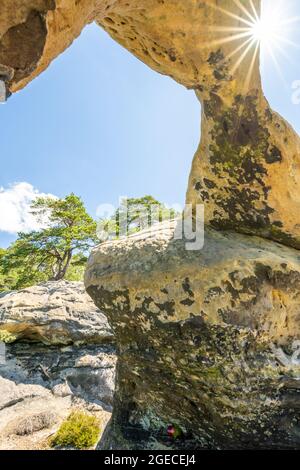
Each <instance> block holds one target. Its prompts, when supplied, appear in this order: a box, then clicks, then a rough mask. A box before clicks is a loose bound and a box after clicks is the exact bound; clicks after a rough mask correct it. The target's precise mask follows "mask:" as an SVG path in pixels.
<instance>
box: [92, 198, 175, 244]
mask: <svg viewBox="0 0 300 470" xmlns="http://www.w3.org/2000/svg"><path fill="white" fill-rule="evenodd" d="M177 216H178V212H176V211H175V210H174V209H169V208H168V207H167V206H166V205H165V204H163V203H161V202H159V201H158V200H157V199H155V198H153V197H152V196H149V195H148V196H144V197H141V198H123V199H122V201H121V204H120V207H119V208H118V209H117V210H116V211H115V213H114V214H113V215H112V216H111V217H110V218H109V219H103V220H101V221H100V222H99V223H98V237H99V238H100V240H101V239H103V240H104V239H105V238H107V235H108V238H110V239H114V238H119V237H120V235H121V234H127V235H131V234H133V233H136V232H139V231H140V230H143V229H144V228H146V227H149V226H151V225H152V224H153V223H155V222H162V221H163V220H170V219H174V218H175V217H177Z"/></svg>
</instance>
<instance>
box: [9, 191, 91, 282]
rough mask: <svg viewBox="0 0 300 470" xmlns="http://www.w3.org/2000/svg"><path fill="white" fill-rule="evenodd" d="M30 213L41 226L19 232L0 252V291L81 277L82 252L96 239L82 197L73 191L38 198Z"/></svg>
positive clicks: (83, 261)
mask: <svg viewBox="0 0 300 470" xmlns="http://www.w3.org/2000/svg"><path fill="white" fill-rule="evenodd" d="M32 214H33V215H34V216H35V217H36V219H37V221H38V222H40V223H41V224H44V225H45V228H44V229H41V230H39V231H32V232H30V233H19V234H18V239H17V240H16V242H15V243H13V244H12V245H11V246H10V247H9V249H8V250H6V251H4V252H3V250H2V252H0V258H1V273H0V290H1V289H2V290H5V288H6V289H7V288H8V289H20V288H22V287H27V286H30V285H33V284H36V283H39V282H43V281H47V280H56V281H58V280H61V279H65V278H67V279H68V278H69V279H70V280H75V278H76V277H77V276H78V277H79V279H82V275H83V266H84V264H85V262H86V252H87V251H88V250H89V248H90V247H91V246H92V245H93V244H94V243H95V242H96V222H95V221H94V220H93V219H92V217H90V216H89V214H88V213H87V212H86V209H85V207H84V205H83V202H82V200H81V199H80V198H79V197H78V196H75V194H70V195H69V196H67V197H65V198H64V199H52V198H39V199H37V200H36V201H35V202H33V204H32ZM76 280H77V279H76Z"/></svg>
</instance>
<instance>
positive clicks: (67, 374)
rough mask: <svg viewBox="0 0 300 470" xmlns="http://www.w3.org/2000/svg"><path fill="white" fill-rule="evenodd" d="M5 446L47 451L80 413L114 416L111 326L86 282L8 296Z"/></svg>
mask: <svg viewBox="0 0 300 470" xmlns="http://www.w3.org/2000/svg"><path fill="white" fill-rule="evenodd" d="M0 304H1V306H0V318H1V326H0V340H1V339H4V340H7V341H8V344H6V345H4V344H3V343H1V344H0V449H41V448H46V447H48V437H49V436H50V435H52V434H53V433H54V432H55V431H56V430H57V429H58V427H59V426H60V424H61V422H62V421H63V420H64V419H65V418H66V417H67V416H68V415H69V414H70V412H71V411H72V410H73V409H76V408H80V409H83V410H85V411H86V412H89V413H93V414H95V415H97V416H98V417H99V418H100V420H101V426H102V431H103V430H104V429H105V426H106V423H107V421H108V420H109V418H110V414H111V410H112V403H113V393H114V382H115V366H116V353H115V347H114V344H113V343H114V340H113V337H112V333H111V329H110V328H109V326H108V324H107V320H106V318H105V317H104V315H103V314H102V313H101V312H100V311H99V310H98V309H97V308H96V307H95V305H94V304H93V302H92V301H91V300H90V298H89V297H88V295H87V294H86V293H85V290H84V287H83V283H80V282H64V281H63V282H57V283H55V282H49V283H46V284H42V285H40V286H35V287H32V288H29V289H24V290H22V291H19V292H11V293H9V294H6V295H4V296H3V295H2V297H0Z"/></svg>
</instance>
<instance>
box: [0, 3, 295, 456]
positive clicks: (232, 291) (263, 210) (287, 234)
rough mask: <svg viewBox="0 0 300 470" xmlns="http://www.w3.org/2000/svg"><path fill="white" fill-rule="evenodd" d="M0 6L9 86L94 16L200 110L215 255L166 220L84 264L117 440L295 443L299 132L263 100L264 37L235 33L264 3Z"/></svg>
mask: <svg viewBox="0 0 300 470" xmlns="http://www.w3.org/2000/svg"><path fill="white" fill-rule="evenodd" d="M3 3H4V7H2V6H1V12H0V64H1V65H0V71H1V77H2V80H4V82H5V85H6V88H7V92H8V94H9V93H10V92H14V91H17V90H19V89H21V88H22V87H23V86H25V85H26V84H27V83H28V82H29V81H30V80H31V79H33V78H34V77H35V76H36V75H37V74H38V73H40V72H41V71H42V70H44V69H45V68H46V67H47V65H48V64H49V63H50V61H51V60H52V59H54V58H55V57H56V56H57V55H58V54H59V53H61V52H62V51H63V50H64V49H65V48H66V47H67V46H68V45H69V44H70V43H71V41H72V40H73V39H74V38H75V37H76V36H77V35H78V34H79V32H80V30H81V28H82V27H83V26H84V25H85V24H86V23H87V22H89V21H93V20H95V21H97V22H98V24H99V25H100V26H101V27H103V28H104V29H105V30H106V31H107V32H108V33H109V34H110V35H111V36H112V37H113V38H114V39H115V40H116V41H118V42H119V43H120V44H122V45H123V46H125V47H126V48H127V49H128V50H129V51H131V52H132V53H133V54H135V55H136V56H137V57H138V58H139V59H141V60H143V61H144V62H145V63H146V64H147V65H149V66H150V67H152V68H153V69H154V70H156V71H158V72H159V73H163V74H166V75H169V76H171V77H172V78H174V79H175V80H176V81H177V82H179V83H180V84H182V85H184V86H186V87H188V88H190V89H194V90H195V92H196V94H197V96H198V98H199V100H200V101H201V104H202V133H201V143H200V146H199V150H198V152H197V153H196V156H195V158H194V161H193V165H192V171H191V174H190V179H189V186H188V191H187V199H186V200H187V203H190V204H192V205H193V207H194V209H195V207H196V204H197V203H204V204H205V209H206V211H205V221H206V227H207V229H206V242H205V247H204V249H203V250H202V251H198V252H195V251H193V252H188V251H186V250H185V245H184V241H179V240H177V241H174V240H172V231H168V230H167V231H166V230H165V229H164V228H163V227H162V228H161V229H159V230H158V232H157V233H156V236H155V237H153V236H152V235H151V234H149V233H144V234H142V235H141V236H135V237H131V238H129V239H128V240H126V241H119V242H113V243H106V244H104V245H102V246H100V247H99V248H98V249H96V250H95V251H94V253H93V254H92V257H91V259H90V261H89V267H88V270H87V274H86V287H87V290H88V292H89V294H90V295H91V296H92V297H93V299H95V301H96V303H97V305H98V306H99V307H100V308H101V309H102V310H103V312H104V313H106V314H107V315H108V317H109V321H110V323H111V325H112V326H113V329H114V331H116V338H117V343H118V348H119V350H120V351H121V352H122V354H121V357H120V361H119V365H118V374H117V390H116V395H115V407H114V416H113V420H112V433H111V434H110V435H109V436H108V437H107V438H106V443H107V442H109V443H110V445H113V446H115V447H130V448H132V447H147V446H163V445H164V444H165V441H164V436H165V430H166V426H168V425H169V424H172V423H174V424H176V425H177V426H178V427H179V428H180V429H181V430H182V432H183V434H182V438H181V440H180V441H178V442H176V447H178V446H180V445H182V447H188V446H189V445H190V446H191V447H194V446H195V445H196V446H198V447H214V448H221V447H227V448H228V447H241V448H245V447H250V448H253V447H258V446H261V447H274V446H275V447H276V446H277V447H278V446H279V447H284V448H288V447H298V446H299V424H298V423H299V418H300V417H299V413H298V411H297V409H298V408H299V403H298V399H297V393H298V382H299V377H300V376H299V370H298V356H297V354H298V350H297V347H298V343H296V341H298V339H299V334H298V327H297V315H298V314H297V306H298V289H299V252H298V251H296V249H299V247H300V224H299V220H298V214H299V209H300V193H299V175H300V167H299V154H300V140H299V137H298V136H297V135H296V133H295V132H294V131H293V129H292V128H291V127H290V126H289V125H288V124H287V123H286V122H285V121H284V120H283V119H282V118H281V117H280V116H279V115H278V114H277V113H274V112H273V111H272V110H271V109H270V107H269V105H268V103H267V100H266V99H265V97H264V95H263V91H262V86H261V79H260V72H259V51H258V45H257V44H255V43H252V44H251V43H250V42H249V41H248V42H247V39H249V37H248V36H249V34H250V33H249V31H248V32H244V35H243V34H239V33H241V28H244V29H245V24H246V25H247V23H245V21H248V26H249V28H251V21H250V25H249V19H250V18H249V12H252V14H253V9H252V5H253V6H254V7H255V8H256V9H257V12H259V8H260V0H253V1H251V0H245V1H243V2H241V1H239V0H204V1H197V0H185V1H184V2H183V1H182V0H82V1H74V0H48V1H47V0H31V1H30V2H28V1H26V2H25V0H18V2H17V3H18V6H19V8H16V4H15V3H16V2H13V1H12V0H4V2H3ZM29 31H30V33H29ZM247 34H248V36H247ZM213 230H217V231H220V232H219V233H218V232H217V231H216V232H214V231H213ZM228 230H230V231H231V232H224V231H228ZM233 232H239V233H242V234H244V235H238V234H234V233H233ZM245 234H247V235H245ZM249 235H257V236H259V237H262V238H261V239H258V238H255V237H249ZM266 239H270V240H272V241H273V242H269V241H267V240H266ZM278 242H279V243H280V244H278ZM284 245H286V247H284Z"/></svg>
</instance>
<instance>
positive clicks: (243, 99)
mask: <svg viewBox="0 0 300 470" xmlns="http://www.w3.org/2000/svg"><path fill="white" fill-rule="evenodd" d="M252 3H253V5H254V7H255V8H256V11H257V12H259V10H260V0H255V1H254V2H252ZM247 12H248V13H247ZM249 13H250V14H252V15H253V10H252V7H251V2H250V0H247V1H246V2H243V4H241V2H238V1H236V2H234V1H232V0H222V1H217V0H206V1H204V2H203V1H202V2H198V1H195V0H186V1H184V2H182V1H181V0H130V1H127V0H118V1H112V0H82V1H80V2H77V1H76V2H75V1H74V0H31V1H30V2H28V1H24V0H18V2H17V5H16V2H15V1H12V0H4V2H3V5H2V6H1V13H0V77H1V76H2V79H4V80H5V82H6V83H7V87H8V93H10V92H13V91H16V90H18V89H20V88H22V87H23V86H25V85H26V84H27V83H28V82H29V81H30V80H32V79H33V78H34V77H36V75H37V74H39V73H40V72H41V71H43V70H44V69H45V68H46V67H47V66H48V65H49V63H50V62H51V60H52V59H54V58H55V57H56V56H57V55H58V54H59V53H61V52H62V51H63V50H64V49H65V48H66V47H67V46H68V45H69V44H70V43H71V42H72V41H73V39H74V38H75V37H77V36H78V34H79V33H80V31H81V29H82V28H83V27H84V26H85V24H87V23H88V22H91V21H92V20H95V21H97V22H98V24H99V25H100V26H102V27H103V28H104V29H105V30H106V31H107V32H108V33H109V34H110V35H111V36H112V37H113V38H114V39H115V40H116V41H118V42H119V43H121V44H122V45H123V46H125V47H126V48H127V49H128V50H129V51H131V52H132V53H133V54H135V55H136V56H137V57H138V58H140V59H141V60H143V61H144V62H145V63H146V64H148V65H149V66H150V67H152V68H153V69H155V70H157V71H158V72H160V73H163V74H167V75H169V76H171V77H173V78H174V79H175V80H176V81H178V82H179V83H181V84H183V85H184V86H186V87H188V88H191V89H194V90H195V91H196V93H197V96H198V97H199V99H200V101H201V104H202V133H201V135H202V137H201V143H200V146H199V150H198V152H197V153H196V155H195V158H194V162H193V166H192V171H191V175H190V181H189V187H188V192H187V202H188V203H191V204H194V205H196V204H197V203H204V204H205V207H206V222H207V224H209V225H211V226H212V227H214V228H216V229H233V230H235V231H238V232H243V233H249V234H257V235H260V236H263V237H264V238H270V239H272V240H276V241H279V242H281V243H284V244H286V245H289V246H294V247H296V248H299V247H300V224H299V222H298V214H299V210H300V197H299V192H298V186H299V178H300V169H299V161H298V156H299V153H300V139H299V137H298V136H297V135H296V133H295V132H294V130H293V129H292V128H291V127H290V126H289V125H288V124H287V123H286V122H285V120H284V119H282V118H281V117H280V116H279V115H278V114H276V113H274V112H273V111H272V110H271V109H270V107H269V105H268V103H267V101H266V99H265V98H264V95H263V92H262V86H261V80H260V72H259V58H258V56H259V54H258V47H257V45H256V44H255V43H254V44H252V46H251V47H250V48H249V41H247V39H249V38H248V37H247V36H246V37H243V35H244V36H245V35H246V34H247V32H243V28H244V29H245V27H246V28H247V27H248V28H249V29H250V27H251V26H249V25H248V26H247V24H245V22H244V21H245V20H246V21H248V22H249V21H250V23H251V20H249ZM241 31H242V32H241ZM248 34H249V32H248ZM239 36H242V37H239ZM245 53H246V54H245ZM287 206H288V208H289V210H288V211H287V210H286V207H287Z"/></svg>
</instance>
